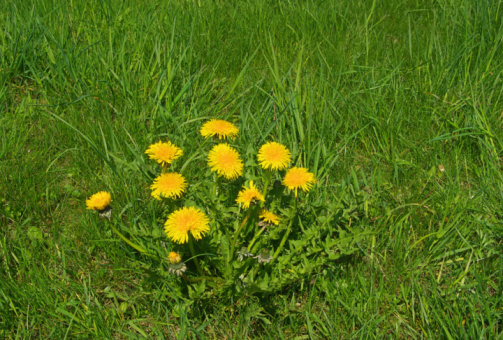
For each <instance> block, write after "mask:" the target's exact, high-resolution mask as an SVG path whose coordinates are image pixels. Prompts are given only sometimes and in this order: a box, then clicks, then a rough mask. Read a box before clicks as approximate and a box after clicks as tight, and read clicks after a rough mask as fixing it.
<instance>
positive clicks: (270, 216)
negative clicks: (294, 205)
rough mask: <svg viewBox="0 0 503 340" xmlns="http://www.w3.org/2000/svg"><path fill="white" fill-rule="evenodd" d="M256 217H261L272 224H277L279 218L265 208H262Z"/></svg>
mask: <svg viewBox="0 0 503 340" xmlns="http://www.w3.org/2000/svg"><path fill="white" fill-rule="evenodd" d="M258 217H259V218H261V219H262V221H264V222H266V223H269V224H274V225H278V224H279V220H280V218H279V216H278V215H275V214H273V213H272V212H270V211H268V210H266V209H264V210H262V211H261V212H260V214H259V215H258Z"/></svg>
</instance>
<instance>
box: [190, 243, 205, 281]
mask: <svg viewBox="0 0 503 340" xmlns="http://www.w3.org/2000/svg"><path fill="white" fill-rule="evenodd" d="M189 248H190V253H191V254H192V257H193V258H194V262H195V263H196V267H197V272H198V273H199V275H203V270H202V268H201V264H200V263H199V260H198V258H197V257H196V251H195V249H194V241H193V239H192V235H189Z"/></svg>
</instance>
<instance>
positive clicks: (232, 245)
mask: <svg viewBox="0 0 503 340" xmlns="http://www.w3.org/2000/svg"><path fill="white" fill-rule="evenodd" d="M251 212H252V208H251V207H250V208H249V209H248V214H246V217H245V218H244V219H243V222H241V225H240V226H239V228H238V230H237V231H236V234H234V238H233V239H232V243H231V252H230V253H229V256H230V258H228V259H227V261H230V259H231V258H233V257H234V248H235V247H236V242H237V240H238V236H239V233H240V232H241V229H243V227H244V225H245V223H246V221H248V219H249V218H250V215H251Z"/></svg>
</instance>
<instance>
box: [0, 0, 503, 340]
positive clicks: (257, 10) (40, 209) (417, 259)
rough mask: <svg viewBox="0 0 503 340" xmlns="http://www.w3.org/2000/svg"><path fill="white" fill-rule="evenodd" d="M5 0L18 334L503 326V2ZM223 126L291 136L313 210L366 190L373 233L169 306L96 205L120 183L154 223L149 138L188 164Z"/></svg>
mask: <svg viewBox="0 0 503 340" xmlns="http://www.w3.org/2000/svg"><path fill="white" fill-rule="evenodd" d="M0 8H1V10H0V27H2V29H0V140H1V142H0V189H1V193H2V194H1V195H0V197H1V204H0V224H1V228H0V256H1V257H0V261H1V269H0V273H1V279H0V334H1V335H2V336H3V337H6V338H12V339H14V338H77V337H84V338H154V339H159V338H166V339H173V338H178V339H183V338H194V339H195V338H198V339H199V338H208V339H224V338H227V339H245V338H253V339H259V338H281V339H308V338H310V339H316V338H320V339H323V338H383V337H389V338H450V339H459V338H466V339H474V338H497V337H499V336H500V334H501V331H502V313H503V309H502V308H503V304H502V298H503V294H502V292H503V282H502V270H503V261H502V260H501V253H502V245H501V242H502V234H503V229H502V223H501V215H502V214H501V207H502V184H503V178H502V172H501V170H502V169H501V156H502V147H503V145H502V142H503V139H502V138H503V133H502V132H501V131H502V121H501V118H502V115H503V103H502V90H503V87H502V86H503V83H502V79H501V77H502V69H503V67H502V65H503V64H502V63H503V51H502V46H501V44H502V42H503V40H502V39H503V20H502V18H503V13H502V12H503V3H502V2H501V1H488V0H484V1H469V0H436V1H433V0H429V1H426V0H425V1H421V0H416V1H413V0H405V1H404V0H401V1H398V0H391V1H377V0H375V1H363V0H362V1H341V0H339V1H335V0H326V1H280V0H243V1H241V0H239V1H218V0H196V1H192V0H178V1H175V0H166V1H130V0H124V1H103V0H100V1H92V2H88V1H84V2H80V1H54V0H33V1H15V2H12V1H5V0H2V1H0ZM215 117H218V118H223V119H228V120H231V121H233V122H236V123H238V124H239V126H240V139H242V140H243V141H244V143H245V144H246V143H248V144H251V145H254V146H255V147H257V146H260V145H261V144H262V143H263V142H265V141H268V140H271V139H274V140H278V141H280V142H282V143H284V144H285V145H287V146H288V147H289V148H290V149H291V150H292V151H293V153H294V154H295V155H296V157H297V158H296V162H297V163H298V164H302V165H303V166H306V167H309V169H310V170H311V171H313V172H314V173H315V174H316V177H317V179H318V184H317V186H316V188H315V191H314V192H315V194H314V195H313V197H314V199H315V200H318V201H320V202H323V203H328V202H330V201H331V200H332V199H333V198H334V197H336V196H337V195H339V196H340V195H351V196H354V197H356V196H358V197H359V199H360V200H361V202H362V206H363V207H364V209H363V210H362V211H358V212H356V213H355V214H354V216H353V217H352V220H351V223H353V224H354V225H355V226H356V227H357V228H360V229H361V230H365V231H371V232H372V236H369V237H367V238H364V239H363V240H362V241H360V242H359V243H358V244H357V246H358V248H359V251H358V252H357V253H356V254H354V255H352V256H348V257H344V258H343V259H342V260H338V261H335V262H334V263H332V264H330V265H328V266H326V267H325V268H323V269H322V271H320V272H319V273H316V274H315V275H311V276H306V277H305V279H304V280H301V281H299V282H296V283H294V284H292V285H291V286H290V287H289V289H286V290H285V291H282V292H280V294H276V295H274V296H272V297H263V296H250V297H248V298H244V299H240V300H237V301H231V300H225V299H221V300H218V299H215V300H214V301H211V303H209V304H207V303H197V302H196V303H194V304H192V305H190V306H188V305H187V304H186V303H184V301H181V300H178V299H176V298H173V296H172V294H170V290H171V289H173V288H172V287H170V285H169V284H168V283H167V282H163V281H162V280H156V279H155V275H154V274H153V273H150V274H149V272H148V270H147V269H145V268H139V267H137V266H135V262H134V261H133V260H134V259H135V258H138V257H141V255H140V254H138V253H136V252H135V251H134V249H130V248H128V246H127V245H126V244H123V243H121V242H120V240H118V239H116V238H115V237H114V236H113V234H112V233H111V232H110V231H109V230H108V229H107V228H105V227H104V225H103V224H101V223H100V222H99V221H97V220H96V219H95V218H93V217H92V216H91V215H90V214H89V213H88V212H87V211H85V199H86V197H88V196H89V195H91V194H93V193H95V192H96V191H99V190H108V191H110V192H111V193H112V196H113V200H114V202H113V205H114V214H119V215H120V216H121V218H122V219H123V221H124V223H127V224H128V225H130V226H131V227H132V228H136V229H135V230H137V232H138V233H141V232H142V230H144V229H145V228H147V229H149V228H158V229H159V225H162V222H163V220H165V216H156V215H155V214H154V213H152V211H155V209H149V207H152V206H153V205H154V204H155V202H152V199H151V198H150V190H149V184H150V178H151V173H149V171H148V170H146V171H145V170H144V169H148V167H149V166H152V165H151V164H150V163H149V162H147V161H146V157H145V155H144V150H145V149H146V148H147V147H148V145H149V144H150V143H152V142H156V141H158V140H159V139H169V140H171V141H172V142H174V143H175V144H177V145H179V146H180V147H181V148H182V149H183V150H184V151H185V154H186V155H190V154H192V153H193V152H194V151H195V150H197V148H198V147H199V143H200V136H199V135H198V129H199V127H200V125H201V123H202V122H204V121H205V120H207V119H209V118H215ZM241 151H242V152H243V153H245V152H246V150H241ZM204 165H205V160H204V159H203V158H197V157H196V158H193V159H188V160H187V161H186V163H184V165H183V167H184V171H190V169H192V168H194V167H200V166H204ZM152 169H153V168H152ZM441 169H443V171H441ZM159 230H160V229H159ZM160 237H162V235H160Z"/></svg>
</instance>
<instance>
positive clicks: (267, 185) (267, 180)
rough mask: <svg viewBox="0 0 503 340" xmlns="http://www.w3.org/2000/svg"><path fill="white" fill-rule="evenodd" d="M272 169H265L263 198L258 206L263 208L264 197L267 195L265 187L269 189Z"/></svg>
mask: <svg viewBox="0 0 503 340" xmlns="http://www.w3.org/2000/svg"><path fill="white" fill-rule="evenodd" d="M271 175H272V171H269V170H266V175H265V183H264V193H263V195H264V200H263V201H261V202H260V207H261V208H263V207H264V204H265V198H266V197H267V189H269V183H270V182H271Z"/></svg>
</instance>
